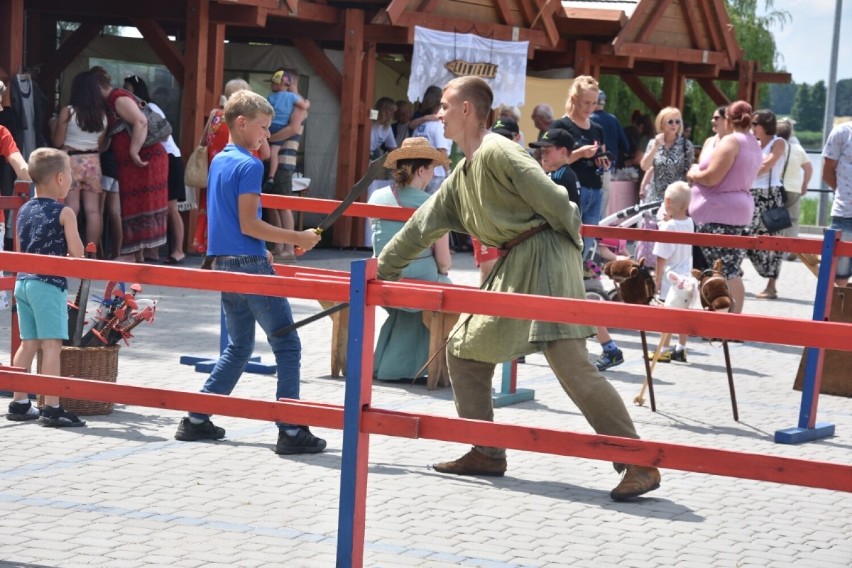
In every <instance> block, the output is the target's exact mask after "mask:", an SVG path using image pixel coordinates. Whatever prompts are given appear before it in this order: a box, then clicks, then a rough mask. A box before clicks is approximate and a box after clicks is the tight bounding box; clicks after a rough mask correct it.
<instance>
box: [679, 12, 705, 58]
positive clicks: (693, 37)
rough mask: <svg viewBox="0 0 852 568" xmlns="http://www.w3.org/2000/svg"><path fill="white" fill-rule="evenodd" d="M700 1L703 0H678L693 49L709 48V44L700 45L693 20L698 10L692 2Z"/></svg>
mask: <svg viewBox="0 0 852 568" xmlns="http://www.w3.org/2000/svg"><path fill="white" fill-rule="evenodd" d="M696 2H698V3H701V2H703V0H680V5H681V8H682V9H683V16H684V17H683V23H684V24H686V33H687V34H689V43H690V44H692V47H694V48H695V49H709V48H710V46H709V45H700V42H699V40H698V31H696V29H695V20H696V18H697V16H698V10H697V9H696V8H695V6H694V5H693V4H695V3H696Z"/></svg>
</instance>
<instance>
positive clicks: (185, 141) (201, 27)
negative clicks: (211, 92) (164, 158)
mask: <svg viewBox="0 0 852 568" xmlns="http://www.w3.org/2000/svg"><path fill="white" fill-rule="evenodd" d="M209 33H210V3H209V2H208V1H207V0H187V2H186V54H185V56H184V60H185V61H186V65H184V72H183V99H182V102H181V108H182V109H183V112H182V113H181V118H180V120H181V122H180V126H181V128H180V132H181V136H180V142H179V145H180V149H181V154H182V155H183V156H186V157H189V155H190V154H191V153H192V150H193V149H194V148H195V145H196V144H197V143H198V139H199V137H200V136H201V130H202V129H203V128H204V115H205V113H206V112H207V111H208V110H209V109H207V108H204V107H203V106H201V103H203V102H205V101H206V97H207V81H206V76H207V65H208V61H207V54H208V45H207V42H208V38H209Z"/></svg>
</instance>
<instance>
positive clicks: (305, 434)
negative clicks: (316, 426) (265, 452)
mask: <svg viewBox="0 0 852 568" xmlns="http://www.w3.org/2000/svg"><path fill="white" fill-rule="evenodd" d="M324 449H325V440H323V439H322V438H317V437H316V436H314V435H313V434H311V431H310V430H309V429H308V427H307V426H299V431H298V432H296V433H295V434H293V435H292V436H291V435H289V434H287V433H286V432H285V431H284V430H279V432H278V443H277V444H275V453H276V454H280V455H285V456H287V455H292V454H318V453H320V452H321V451H323V450H324Z"/></svg>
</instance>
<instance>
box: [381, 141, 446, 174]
mask: <svg viewBox="0 0 852 568" xmlns="http://www.w3.org/2000/svg"><path fill="white" fill-rule="evenodd" d="M399 160H432V162H433V164H434V165H436V166H449V165H450V161H449V159H447V157H446V156H445V155H444V153H443V152H441V151H440V150H436V149H435V148H433V147H432V146H430V145H429V141H428V140H426V139H425V138H423V137H422V136H415V137H413V138H406V139H405V140H403V141H402V146H400V147H399V148H397V149H396V150H394V151H393V152H391V153H390V154H388V157H387V159H386V160H385V167H386V168H390V169H393V168H395V167H396V163H397V162H398V161H399Z"/></svg>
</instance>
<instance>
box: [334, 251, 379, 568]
mask: <svg viewBox="0 0 852 568" xmlns="http://www.w3.org/2000/svg"><path fill="white" fill-rule="evenodd" d="M375 278H376V259H367V260H358V261H355V262H353V263H352V272H351V276H350V282H349V344H348V345H347V348H346V390H345V394H344V399H343V452H342V454H343V455H342V457H341V463H340V509H339V512H338V521H337V566H338V567H341V568H349V567H350V566H354V567H356V568H360V567H361V566H362V565H363V563H364V529H365V522H366V518H365V517H366V510H367V465H368V458H369V449H370V435H369V434H367V433H364V432H361V416H362V411H363V410H364V408H367V407H369V406H370V404H371V402H372V392H373V391H372V388H373V380H372V379H373V337H374V335H375V327H376V308H375V306H368V305H367V283H368V282H369V281H370V280H374V279H375Z"/></svg>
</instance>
